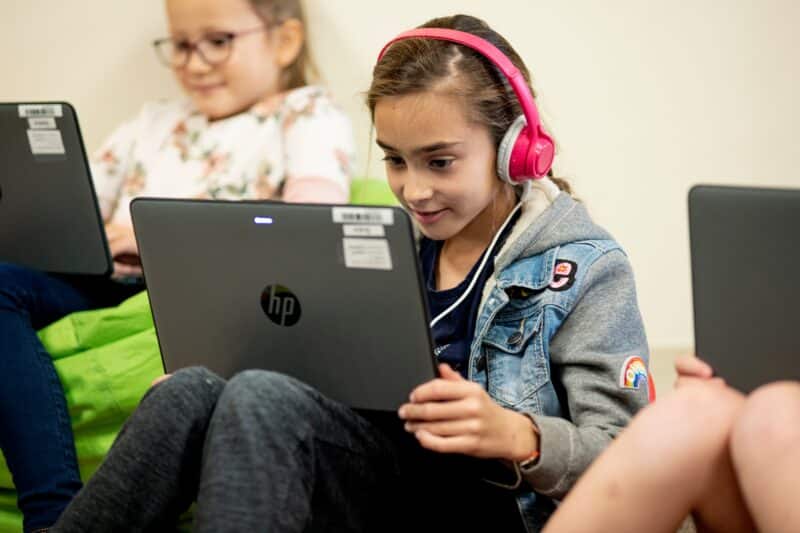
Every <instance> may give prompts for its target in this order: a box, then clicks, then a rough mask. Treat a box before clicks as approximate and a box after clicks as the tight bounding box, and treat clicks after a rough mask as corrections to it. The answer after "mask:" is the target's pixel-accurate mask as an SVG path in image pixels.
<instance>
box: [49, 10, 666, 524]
mask: <svg viewBox="0 0 800 533" xmlns="http://www.w3.org/2000/svg"><path fill="white" fill-rule="evenodd" d="M367 101H368V105H369V109H370V111H371V112H372V116H373V120H374V125H375V130H376V132H377V143H378V145H379V146H381V148H382V149H383V150H384V152H385V156H386V157H385V161H386V168H387V172H388V176H389V183H390V185H391V187H392V189H393V191H394V193H395V194H396V195H397V197H398V199H399V200H400V202H401V203H402V204H403V206H404V207H405V208H406V209H407V210H408V212H409V214H410V215H411V216H412V217H413V218H414V219H415V221H416V223H417V225H418V227H419V230H420V232H421V234H422V239H421V243H420V260H421V264H422V267H423V271H424V277H425V280H426V284H427V292H428V299H429V304H430V307H431V316H434V317H435V318H434V320H433V322H432V324H431V327H432V332H433V338H434V341H435V345H436V350H435V355H436V357H437V359H438V362H439V363H440V364H439V371H440V377H439V378H437V379H435V380H433V381H430V382H428V383H423V384H420V385H419V386H418V387H417V388H416V389H415V390H413V391H409V393H410V395H409V400H408V402H407V403H406V404H405V405H403V406H401V407H400V408H399V412H398V413H388V414H387V413H365V412H358V413H357V412H355V411H353V410H352V409H350V408H348V407H347V406H344V405H342V404H339V403H337V402H334V401H332V400H330V399H328V398H326V397H324V396H323V395H321V394H320V393H319V392H318V391H316V390H314V389H313V388H311V387H309V386H307V385H305V384H303V383H300V382H298V381H296V380H294V379H292V378H290V377H287V376H285V375H280V374H276V373H273V372H266V371H248V372H244V373H241V374H239V375H237V376H235V377H234V378H232V379H231V380H230V381H227V382H226V381H224V380H222V379H221V378H219V377H217V376H215V375H213V374H211V373H210V372H208V371H207V370H204V369H198V368H192V369H186V370H182V371H180V372H177V373H176V374H175V375H174V376H172V377H171V378H170V379H168V380H167V381H165V382H163V383H160V384H158V385H156V386H155V387H154V388H153V389H151V391H150V392H149V393H148V395H147V396H146V397H145V399H144V400H143V402H142V404H141V406H140V407H139V409H138V410H137V411H136V412H135V413H134V414H133V415H132V417H131V419H130V420H129V422H128V424H127V425H126V427H125V429H123V431H122V433H121V435H120V437H119V438H118V440H117V442H116V443H115V445H114V447H113V448H112V450H111V452H110V454H109V456H108V458H107V460H106V462H105V463H104V464H103V465H102V466H101V467H100V469H99V470H98V472H97V474H96V475H95V477H94V478H92V479H91V480H90V481H89V482H88V484H87V486H86V488H85V489H84V491H83V492H81V493H80V494H79V495H78V496H77V497H76V499H75V500H74V501H73V504H72V505H71V506H70V507H69V508H68V509H67V511H66V512H65V513H64V515H62V518H61V520H60V521H59V523H58V525H57V527H56V530H58V531H101V530H103V531H105V530H115V531H116V530H130V529H147V528H157V527H158V526H161V525H163V524H165V523H168V522H170V521H172V520H174V519H175V516H176V515H177V513H179V512H180V511H181V510H183V509H185V508H186V506H187V505H188V504H189V503H190V502H191V501H192V499H194V498H195V497H197V501H198V506H197V512H196V528H197V530H198V531H247V530H256V529H260V530H268V531H298V532H299V531H309V530H311V531H386V530H395V529H396V530H398V531H408V530H413V531H420V530H424V531H427V530H439V531H473V530H475V531H524V530H528V531H531V530H539V529H540V528H541V527H542V526H543V524H544V522H545V521H546V520H547V517H548V516H549V515H550V513H551V512H552V511H553V509H554V507H555V504H554V501H555V500H559V499H561V498H563V497H564V495H565V494H566V493H567V491H569V489H570V488H571V487H572V485H573V484H574V483H575V481H576V479H577V478H578V477H579V476H580V475H581V473H582V472H583V471H584V470H585V469H586V468H587V467H588V465H589V464H590V463H591V462H592V461H593V460H594V458H595V457H597V455H598V454H599V453H600V452H601V451H602V450H603V449H604V448H605V447H606V446H607V445H608V444H609V443H610V442H611V440H612V439H613V438H614V436H615V435H616V434H617V433H618V432H619V431H620V430H621V429H622V428H623V427H624V426H625V425H626V424H627V423H628V421H629V420H630V419H631V417H632V416H633V415H634V413H636V411H638V410H639V409H640V408H641V407H643V406H644V405H646V404H647V403H648V401H649V395H650V394H651V392H652V391H651V387H650V386H649V384H648V373H647V366H646V365H647V344H646V339H645V334H644V329H643V326H642V321H641V317H640V315H639V310H638V307H637V302H636V295H635V290H634V281H633V274H632V272H631V268H630V265H629V263H628V260H627V258H626V256H625V253H624V252H623V251H622V249H621V248H620V246H619V245H618V244H617V243H616V242H615V241H614V240H613V238H612V237H611V236H610V235H609V234H608V233H607V232H606V231H605V230H603V229H602V228H600V227H598V226H597V225H595V224H594V223H593V222H592V221H591V219H590V218H589V216H588V214H587V212H586V209H585V208H584V207H583V205H582V204H580V203H579V202H576V201H575V200H574V199H573V198H572V196H571V195H570V191H569V187H568V186H567V184H566V183H565V182H563V181H562V180H558V179H555V178H550V177H548V173H549V169H550V165H551V161H552V158H553V142H552V140H551V139H550V138H549V137H548V136H547V134H546V133H545V132H544V130H543V128H542V126H541V124H540V122H539V118H538V115H537V111H536V107H535V104H534V99H533V95H532V91H531V89H530V83H529V75H528V72H527V69H526V67H525V65H524V64H523V62H522V60H521V59H520V58H519V56H518V55H517V54H516V53H515V52H514V50H513V49H512V48H511V46H510V45H509V44H508V43H507V42H506V41H505V40H504V39H503V38H502V37H501V36H500V35H498V34H497V33H496V32H494V31H493V30H492V29H490V28H489V27H488V26H487V25H486V24H485V23H484V22H482V21H480V20H478V19H475V18H473V17H469V16H464V15H458V16H453V17H446V18H440V19H435V20H432V21H430V22H428V23H427V24H425V25H424V26H423V27H422V28H421V29H419V30H416V31H414V32H409V33H406V34H403V35H401V36H399V37H398V38H397V39H395V40H393V41H392V42H391V43H389V45H387V47H386V48H385V49H384V51H383V52H382V53H381V56H380V58H379V60H378V63H377V65H376V66H375V69H374V73H373V81H372V86H371V87H370V90H369V92H368V95H367ZM367 311H368V310H367ZM387 319H389V320H391V317H387ZM400 319H402V318H400ZM364 355H365V357H380V354H364ZM398 415H399V420H398ZM131 499H133V500H134V503H133V504H132V503H131V502H130V500H131Z"/></svg>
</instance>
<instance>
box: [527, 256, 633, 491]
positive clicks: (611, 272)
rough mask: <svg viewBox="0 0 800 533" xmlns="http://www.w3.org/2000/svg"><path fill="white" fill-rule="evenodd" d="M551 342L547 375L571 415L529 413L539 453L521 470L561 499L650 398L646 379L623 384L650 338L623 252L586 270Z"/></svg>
mask: <svg viewBox="0 0 800 533" xmlns="http://www.w3.org/2000/svg"><path fill="white" fill-rule="evenodd" d="M575 298H576V299H575V301H574V303H573V306H572V312H571V313H570V314H569V316H567V318H566V320H565V321H564V323H563V324H562V325H561V328H560V329H559V330H558V331H557V332H556V333H555V335H554V336H553V338H552V340H551V343H550V365H551V373H552V379H553V381H554V382H555V383H560V384H562V385H563V392H564V397H562V401H566V408H567V409H568V412H567V416H568V419H564V418H558V417H551V416H542V415H536V414H530V416H531V418H532V419H533V420H534V422H535V423H536V425H537V426H538V428H539V431H540V453H541V455H540V456H539V460H538V461H537V462H536V464H535V465H533V466H532V467H530V468H526V469H525V470H524V471H523V472H522V474H523V476H524V479H525V480H526V481H527V482H528V483H529V484H530V485H531V486H532V487H533V489H534V490H536V491H537V492H539V493H541V494H544V495H546V496H549V497H551V498H555V499H561V498H563V497H564V495H566V493H567V491H569V490H570V488H572V486H573V485H574V484H575V481H576V480H577V479H578V477H579V476H580V475H581V474H582V473H583V472H584V471H585V470H586V468H587V467H588V466H589V465H590V464H591V462H592V461H593V460H594V459H595V458H596V457H597V456H598V455H599V454H600V452H601V451H603V449H604V448H605V447H606V446H608V444H609V443H610V442H611V440H612V439H613V438H614V437H615V436H616V435H617V433H619V431H620V430H621V429H622V428H623V427H625V426H626V425H627V424H628V422H629V421H630V419H631V418H632V417H633V415H634V414H635V413H636V411H638V410H639V409H641V408H642V407H644V406H645V405H646V404H647V403H648V386H647V385H646V384H645V385H641V386H640V387H639V388H638V389H632V388H623V386H622V384H621V383H620V374H621V372H622V367H623V365H625V363H626V361H628V359H629V358H630V357H633V356H638V357H641V358H642V359H643V361H644V362H645V364H647V360H648V349H647V339H646V338H645V333H644V326H643V324H642V318H641V316H640V314H639V307H638V305H637V302H636V289H635V287H634V281H633V272H632V270H631V267H630V264H629V262H628V259H627V257H626V256H625V254H624V253H623V252H622V251H620V250H612V251H610V252H606V253H605V254H604V255H602V256H600V257H599V258H598V259H597V260H596V261H595V262H594V263H593V264H592V265H591V266H590V267H589V269H588V270H587V274H586V277H585V278H584V280H583V283H582V284H581V287H578V291H577V295H576V297H575Z"/></svg>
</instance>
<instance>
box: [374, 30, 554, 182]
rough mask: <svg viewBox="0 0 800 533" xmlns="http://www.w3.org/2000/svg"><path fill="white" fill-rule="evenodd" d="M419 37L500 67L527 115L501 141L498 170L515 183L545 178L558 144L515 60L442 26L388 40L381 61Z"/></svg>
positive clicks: (513, 125)
mask: <svg viewBox="0 0 800 533" xmlns="http://www.w3.org/2000/svg"><path fill="white" fill-rule="evenodd" d="M418 38H423V39H438V40H441V41H450V42H453V43H457V44H461V45H464V46H467V47H469V48H472V49H473V50H475V51H476V52H478V53H480V54H481V55H483V56H484V57H485V58H486V59H488V60H489V61H491V62H492V63H493V64H494V65H495V66H496V67H497V68H498V69H500V72H502V73H503V75H504V76H505V77H506V79H508V82H509V83H510V84H511V88H512V89H514V93H515V94H516V95H517V100H519V103H520V106H522V112H523V115H521V116H519V117H517V119H516V120H515V121H514V123H513V124H512V125H511V127H510V128H509V129H508V131H507V132H506V134H505V135H504V136H503V140H502V141H501V142H500V148H498V151H497V173H498V175H499V176H500V178H501V179H502V180H503V181H506V182H508V183H511V184H512V185H516V184H518V183H521V182H523V181H525V180H528V179H532V178H533V179H536V178H542V177H544V176H545V175H546V174H547V172H548V171H549V170H550V167H551V166H552V164H553V156H554V155H555V146H554V145H553V139H552V138H550V136H549V135H547V133H545V131H544V129H543V128H542V123H541V121H540V120H539V112H538V111H537V110H536V104H534V101H533V95H532V94H531V91H530V90H529V89H528V85H527V84H526V83H525V77H524V76H523V75H522V73H521V72H520V71H519V69H517V67H515V66H514V64H513V63H512V62H511V60H510V59H508V57H506V55H505V54H503V52H501V51H500V50H498V48H497V47H496V46H495V45H493V44H492V43H490V42H489V41H487V40H485V39H481V38H480V37H478V36H476V35H472V34H471V33H467V32H463V31H458V30H448V29H442V28H418V29H415V30H411V31H407V32H403V33H401V34H400V35H398V36H397V37H395V38H394V39H392V40H391V41H389V42H388V43H386V46H384V47H383V50H381V53H380V54H379V55H378V62H380V60H381V59H382V58H383V55H384V54H385V53H386V49H387V48H389V47H390V46H391V45H392V44H393V43H395V42H397V41H401V40H404V39H418Z"/></svg>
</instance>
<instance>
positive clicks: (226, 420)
mask: <svg viewBox="0 0 800 533" xmlns="http://www.w3.org/2000/svg"><path fill="white" fill-rule="evenodd" d="M488 465H494V463H490V462H484V461H477V460H474V459H470V458H466V457H457V456H447V455H440V454H434V453H432V452H427V451H425V450H423V449H422V448H421V447H419V446H418V445H417V444H416V442H415V441H414V439H413V437H411V436H410V435H407V434H406V433H405V432H404V431H403V429H402V424H401V422H400V420H399V419H398V418H397V416H396V414H394V413H374V412H355V411H353V410H352V409H350V408H348V407H346V406H344V405H342V404H339V403H337V402H334V401H332V400H330V399H328V398H326V397H324V396H323V395H321V394H320V393H319V392H317V391H316V390H315V389H313V388H311V387H308V386H307V385H305V384H303V383H300V382H298V381H297V380H294V379H292V378H289V377H287V376H284V375H281V374H276V373H272V372H265V371H248V372H243V373H241V374H239V375H237V376H235V377H234V378H233V379H231V380H230V381H228V382H225V381H224V380H223V379H221V378H220V377H218V376H216V375H215V374H212V373H211V372H209V371H207V370H205V369H201V368H190V369H186V370H182V371H180V372H177V373H176V374H175V375H174V376H173V377H172V378H170V379H169V380H167V381H166V382H163V383H161V384H159V385H157V386H156V387H154V388H153V389H151V390H150V391H149V392H148V393H147V394H146V395H145V397H144V399H143V400H142V403H141V405H140V406H139V408H138V409H137V410H136V411H135V412H134V413H133V415H131V417H130V419H129V420H128V422H127V423H126V424H125V426H124V428H123V429H122V431H121V432H120V434H119V436H118V437H117V440H116V442H115V443H114V446H113V447H112V448H111V450H110V452H109V454H108V457H107V458H106V460H105V461H104V463H103V464H102V465H101V466H100V468H99V469H98V471H97V473H96V474H95V475H94V476H93V477H92V478H91V479H90V480H89V481H88V483H87V484H86V486H85V487H84V489H83V490H82V491H80V492H79V493H78V495H77V496H76V497H75V499H74V500H73V501H72V503H71V504H70V505H69V507H68V508H67V509H66V511H64V514H63V515H62V516H61V518H60V519H59V521H58V523H57V524H56V526H55V527H54V529H53V531H58V532H81V533H87V532H107V531H164V530H169V529H172V528H174V525H175V523H176V521H177V518H178V516H179V515H180V514H181V513H182V512H184V511H185V510H186V509H188V507H189V506H190V505H191V503H192V502H193V501H194V500H195V499H196V500H197V508H196V512H195V525H194V531H199V532H205V531H214V532H221V531H270V532H273V531H274V532H317V531H337V532H338V531H379V532H384V531H456V530H457V531H515V530H517V531H520V530H522V529H521V528H522V524H521V519H520V518H519V514H518V511H517V506H516V502H515V500H514V498H513V494H512V493H511V492H508V491H505V490H503V489H498V488H495V487H493V486H491V485H488V484H487V483H485V482H483V481H481V475H482V472H481V470H482V468H484V467H485V466H488Z"/></svg>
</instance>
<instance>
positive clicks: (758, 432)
mask: <svg viewBox="0 0 800 533" xmlns="http://www.w3.org/2000/svg"><path fill="white" fill-rule="evenodd" d="M731 453H732V456H733V463H734V465H735V467H736V471H737V472H738V474H739V483H740V484H741V486H742V492H743V493H744V498H745V501H747V504H748V507H749V508H750V510H751V513H752V514H753V518H754V520H755V522H756V524H758V530H759V531H765V532H770V533H772V532H783V531H786V532H790V531H791V532H794V531H800V505H798V493H800V384H799V383H796V382H781V383H773V384H771V385H767V386H764V387H761V388H760V389H758V390H756V391H755V392H753V393H752V394H751V395H750V396H749V397H748V398H747V401H746V402H745V405H744V409H743V411H742V413H741V415H740V417H739V420H738V421H737V422H736V424H735V426H734V429H733V433H732V439H731Z"/></svg>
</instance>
